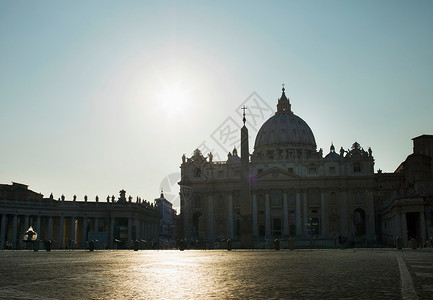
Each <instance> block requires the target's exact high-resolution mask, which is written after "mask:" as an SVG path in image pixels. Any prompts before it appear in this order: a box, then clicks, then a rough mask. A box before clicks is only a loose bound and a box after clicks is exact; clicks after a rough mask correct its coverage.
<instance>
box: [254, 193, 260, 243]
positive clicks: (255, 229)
mask: <svg viewBox="0 0 433 300" xmlns="http://www.w3.org/2000/svg"><path fill="white" fill-rule="evenodd" d="M258 235H259V229H258V225H257V192H256V191H254V192H253V237H256V236H258Z"/></svg>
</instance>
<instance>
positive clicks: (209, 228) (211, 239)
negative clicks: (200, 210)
mask: <svg viewBox="0 0 433 300" xmlns="http://www.w3.org/2000/svg"><path fill="white" fill-rule="evenodd" d="M207 239H208V241H209V242H211V243H213V242H214V220H213V195H212V194H209V195H208V197H207Z"/></svg>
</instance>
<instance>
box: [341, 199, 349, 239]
mask: <svg viewBox="0 0 433 300" xmlns="http://www.w3.org/2000/svg"><path fill="white" fill-rule="evenodd" d="M347 217H348V215H347V198H346V191H342V192H341V206H340V220H341V233H342V234H344V235H348V234H349V227H348V223H347Z"/></svg>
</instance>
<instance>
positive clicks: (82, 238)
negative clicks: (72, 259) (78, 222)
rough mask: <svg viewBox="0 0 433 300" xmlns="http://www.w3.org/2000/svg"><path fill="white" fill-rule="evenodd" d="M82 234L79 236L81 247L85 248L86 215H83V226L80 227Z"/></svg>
mask: <svg viewBox="0 0 433 300" xmlns="http://www.w3.org/2000/svg"><path fill="white" fill-rule="evenodd" d="M81 232H82V234H83V236H82V237H81V248H83V249H86V246H87V243H86V242H87V217H86V216H84V217H83V228H82V229H81Z"/></svg>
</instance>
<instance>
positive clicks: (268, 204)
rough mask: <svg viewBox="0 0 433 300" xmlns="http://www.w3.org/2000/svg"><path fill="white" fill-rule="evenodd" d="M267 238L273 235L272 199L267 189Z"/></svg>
mask: <svg viewBox="0 0 433 300" xmlns="http://www.w3.org/2000/svg"><path fill="white" fill-rule="evenodd" d="M265 216H266V220H265V226H266V227H265V238H270V237H271V236H272V232H271V207H270V200H269V191H266V198H265Z"/></svg>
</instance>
